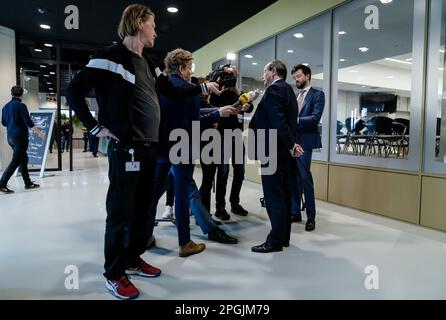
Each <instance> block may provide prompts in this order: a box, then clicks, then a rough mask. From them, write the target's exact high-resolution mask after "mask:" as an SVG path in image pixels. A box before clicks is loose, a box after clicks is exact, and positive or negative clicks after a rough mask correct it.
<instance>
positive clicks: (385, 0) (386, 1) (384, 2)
mask: <svg viewBox="0 0 446 320" xmlns="http://www.w3.org/2000/svg"><path fill="white" fill-rule="evenodd" d="M379 1H381V3H383V4H386V3H391V2H392V1H393V0H379Z"/></svg>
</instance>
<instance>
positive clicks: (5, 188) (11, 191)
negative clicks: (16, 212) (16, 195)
mask: <svg viewBox="0 0 446 320" xmlns="http://www.w3.org/2000/svg"><path fill="white" fill-rule="evenodd" d="M0 191H2V192H4V193H13V192H14V190H11V189H9V188H8V186H4V187H0Z"/></svg>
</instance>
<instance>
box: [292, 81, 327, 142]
mask: <svg viewBox="0 0 446 320" xmlns="http://www.w3.org/2000/svg"><path fill="white" fill-rule="evenodd" d="M324 106H325V95H324V92H323V91H320V90H317V89H314V88H311V89H310V91H308V93H307V96H306V97H305V101H304V104H303V106H302V109H301V110H300V112H299V123H298V133H299V142H300V144H301V146H302V148H304V149H307V150H308V149H317V148H322V141H321V135H320V132H319V128H318V125H319V122H320V121H321V117H322V113H323V112H324Z"/></svg>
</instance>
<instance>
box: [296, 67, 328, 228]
mask: <svg viewBox="0 0 446 320" xmlns="http://www.w3.org/2000/svg"><path fill="white" fill-rule="evenodd" d="M291 74H292V76H293V78H294V80H295V81H296V87H297V88H298V89H300V90H301V91H300V93H299V95H298V96H297V105H298V108H299V113H298V117H297V126H298V129H297V130H298V134H299V142H300V144H301V145H302V147H303V149H304V155H303V156H302V157H299V158H297V159H296V162H297V167H298V170H299V174H300V183H297V182H296V183H294V184H293V206H292V212H293V215H292V218H291V221H292V222H300V221H302V216H301V213H300V211H301V206H300V203H301V195H302V189H301V188H299V185H300V186H301V187H302V188H303V193H304V196H305V210H306V214H307V223H306V225H305V230H306V231H313V230H314V229H315V227H316V221H315V218H316V204H315V201H314V186H313V177H312V175H311V171H310V167H311V156H312V154H313V149H318V148H322V142H321V135H320V133H319V128H318V125H319V121H320V120H321V117H322V112H323V111H324V105H325V95H324V92H323V91H320V90H317V89H315V88H312V87H311V69H310V68H309V67H307V66H305V65H303V64H299V65H297V66H294V67H293V69H292V70H291Z"/></svg>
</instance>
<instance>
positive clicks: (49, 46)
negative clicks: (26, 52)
mask: <svg viewBox="0 0 446 320" xmlns="http://www.w3.org/2000/svg"><path fill="white" fill-rule="evenodd" d="M44 46H45V47H48V48H51V47H52V46H53V45H52V44H51V43H45V44H44Z"/></svg>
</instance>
